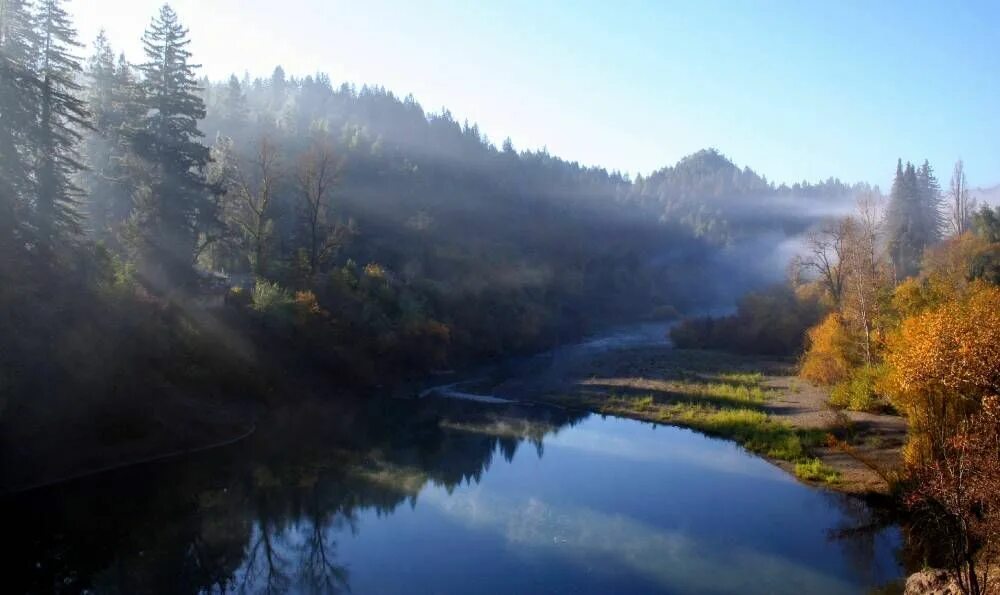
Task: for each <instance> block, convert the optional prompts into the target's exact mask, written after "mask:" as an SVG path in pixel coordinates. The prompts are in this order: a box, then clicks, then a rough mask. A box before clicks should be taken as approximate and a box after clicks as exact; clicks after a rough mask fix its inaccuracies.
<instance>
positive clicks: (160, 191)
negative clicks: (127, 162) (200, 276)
mask: <svg viewBox="0 0 1000 595" xmlns="http://www.w3.org/2000/svg"><path fill="white" fill-rule="evenodd" d="M187 36H188V30H187V29H186V28H185V27H184V26H183V25H181V23H180V21H179V20H178V18H177V14H176V13H175V12H174V11H173V9H171V8H170V6H169V5H164V6H163V7H162V8H161V9H160V12H159V14H158V15H157V16H156V17H154V18H153V21H152V23H151V24H150V26H149V28H148V29H147V30H146V33H145V35H144V36H143V45H144V47H145V53H146V60H147V61H146V63H144V64H142V65H141V66H139V69H140V70H141V71H142V73H143V75H144V78H143V82H142V89H143V97H142V104H143V106H144V107H145V108H146V110H147V113H146V115H145V116H144V117H143V119H142V121H141V122H140V125H139V129H138V130H137V131H136V133H135V134H134V140H133V146H134V148H135V150H136V152H137V153H138V155H139V156H141V157H142V158H143V159H144V160H145V161H146V162H147V163H148V167H146V168H145V178H146V179H145V184H144V186H145V187H144V188H142V189H141V192H139V194H138V197H137V199H138V200H137V204H136V209H137V212H136V215H135V218H134V219H135V227H136V231H137V236H138V242H137V243H138V246H137V248H138V251H139V257H140V258H139V259H140V262H139V264H140V271H141V272H143V273H144V274H145V275H146V276H147V281H149V282H152V283H153V285H154V287H155V288H157V289H166V286H165V285H159V284H160V283H164V282H165V283H184V282H186V281H189V280H190V278H191V272H192V264H193V262H194V259H195V257H196V255H197V247H198V241H199V234H200V233H202V232H204V231H205V230H206V229H208V228H209V227H210V226H211V225H213V224H214V222H215V205H214V203H213V201H212V198H211V194H212V193H211V192H210V190H211V189H210V188H209V185H208V184H207V182H206V180H205V166H206V165H207V163H208V161H209V149H208V147H206V146H204V145H202V144H201V143H199V142H198V139H199V138H200V137H202V136H203V134H202V132H201V131H200V130H199V129H198V120H201V119H203V118H204V117H205V104H204V102H203V101H202V98H201V96H200V94H199V92H198V91H199V88H198V84H197V82H196V80H195V76H194V70H195V68H197V65H194V64H191V63H190V62H189V60H190V58H191V53H190V52H189V51H188V49H187V46H188V44H189V43H190V40H189V39H188V37H187Z"/></svg>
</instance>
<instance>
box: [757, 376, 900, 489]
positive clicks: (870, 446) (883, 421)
mask: <svg viewBox="0 0 1000 595" xmlns="http://www.w3.org/2000/svg"><path fill="white" fill-rule="evenodd" d="M764 385H765V386H766V387H768V388H769V389H771V390H773V391H775V398H774V399H773V400H772V401H771V402H769V403H768V407H767V409H768V411H769V412H770V413H771V415H774V416H775V417H778V418H780V419H783V420H785V421H787V422H788V423H790V424H792V425H793V426H795V427H798V428H817V429H823V430H830V431H832V432H836V433H837V434H838V435H841V434H844V435H845V438H847V439H848V442H849V444H850V445H851V449H852V453H853V454H854V456H851V455H849V454H847V453H845V452H844V451H843V450H841V449H835V448H829V447H823V448H818V449H816V450H815V453H814V454H815V455H816V456H817V457H818V458H820V459H821V460H822V461H823V462H824V463H826V464H827V465H830V466H831V467H833V468H834V469H836V470H837V471H839V472H840V474H841V481H840V482H839V484H838V485H837V489H840V490H843V491H848V492H882V491H885V489H886V487H887V486H886V483H885V481H884V480H883V479H882V477H880V473H891V472H892V471H893V470H895V469H898V468H899V467H900V464H901V462H902V461H901V457H900V452H901V449H902V447H903V443H904V442H905V440H906V420H905V419H903V418H902V417H899V416H897V415H884V414H874V413H862V412H859V411H836V410H834V409H831V408H830V407H829V405H828V404H827V399H828V397H829V391H827V390H826V389H824V388H821V387H817V386H814V385H812V384H810V383H808V382H805V381H802V380H799V379H798V378H795V377H793V376H789V375H787V374H783V375H776V376H767V377H766V379H765V381H764ZM862 460H863V461H865V462H866V463H868V464H865V463H864V462H862ZM782 466H784V465H782ZM872 467H875V468H876V469H878V470H879V472H876V470H875V469H873V468H872Z"/></svg>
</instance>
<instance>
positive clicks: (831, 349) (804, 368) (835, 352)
mask: <svg viewBox="0 0 1000 595" xmlns="http://www.w3.org/2000/svg"><path fill="white" fill-rule="evenodd" d="M807 343H808V349H807V350H806V353H805V355H804V356H803V357H802V362H801V364H800V366H799V376H800V377H802V378H805V379H806V380H809V381H811V382H815V383H816V384H823V385H827V386H829V385H833V384H836V383H838V382H842V381H843V380H845V379H846V378H847V377H848V376H849V375H850V370H851V359H850V355H849V354H850V338H849V336H848V334H847V329H846V328H845V327H844V323H843V320H842V319H841V318H840V314H837V313H836V312H834V313H832V314H830V315H829V316H827V317H826V318H824V319H823V322H821V323H819V324H818V325H816V326H814V327H813V328H811V329H809V332H808V334H807Z"/></svg>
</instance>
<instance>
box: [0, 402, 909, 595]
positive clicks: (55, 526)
mask: <svg viewBox="0 0 1000 595" xmlns="http://www.w3.org/2000/svg"><path fill="white" fill-rule="evenodd" d="M735 495H738V498H739V500H738V501H734V497H735ZM734 504H737V505H738V506H739V507H740V508H739V509H738V510H735V509H734V508H733V505H734ZM4 507H5V510H6V511H7V513H8V515H9V517H10V518H9V522H8V523H7V527H8V535H11V536H12V537H13V540H12V541H11V542H12V543H16V544H18V547H17V548H16V550H15V551H14V552H12V553H11V554H9V555H8V564H7V568H10V569H13V572H12V573H10V576H9V577H8V586H9V587H11V588H10V589H9V590H10V592H66V593H73V592H81V591H85V590H95V591H98V592H108V593H158V592H172V593H198V592H216V593H285V592H315V593H335V592H346V591H352V592H358V593H367V592H372V591H378V592H399V593H407V592H414V591H415V590H416V591H434V592H461V593H476V592H483V593H488V592H495V591H498V590H499V591H505V592H537V591H550V590H551V589H552V588H554V587H556V586H561V587H565V588H569V589H572V590H575V591H577V592H609V591H618V592H625V591H630V592H654V591H661V592H691V591H698V592H757V591H766V592H789V593H794V592H806V591H808V592H814V593H822V592H830V593H837V592H853V591H856V590H858V588H859V587H865V586H873V585H876V584H879V583H881V582H885V581H887V580H890V579H892V578H895V577H896V576H897V575H898V574H899V572H900V569H899V567H898V564H896V563H895V561H894V558H893V557H892V556H893V552H894V550H895V549H896V548H897V546H898V532H897V531H895V530H894V529H891V528H889V529H886V528H885V526H884V524H883V526H878V527H876V526H875V525H873V524H872V523H871V519H870V518H869V517H865V516H864V515H865V514H867V511H868V509H867V508H866V507H864V506H863V505H860V504H856V503H853V501H850V500H847V499H844V498H839V497H837V498H833V497H831V496H824V495H822V494H820V493H818V492H815V491H812V490H809V489H807V488H805V487H803V486H800V485H798V484H796V483H794V482H792V481H789V480H788V479H787V478H786V477H785V476H784V475H782V474H781V473H780V472H778V471H777V470H775V469H773V468H772V467H770V466H769V465H768V464H767V463H765V462H763V461H761V460H759V459H755V458H752V457H748V456H747V455H745V454H744V453H742V452H741V451H740V450H739V449H738V448H736V447H734V446H732V445H731V444H728V443H724V442H719V441H715V440H710V439H707V438H704V437H702V436H699V435H697V434H694V433H692V432H687V431H684V430H678V429H674V428H659V429H655V430H654V429H652V428H651V427H649V426H643V425H641V424H638V423H636V422H629V421H624V420H614V419H609V420H602V419H601V418H599V417H588V416H587V415H585V414H578V413H572V412H568V411H565V410H560V409H555V408H547V407H532V406H527V405H518V404H506V405H489V406H484V405H482V404H477V403H463V402H460V401H458V402H456V401H448V400H423V401H420V402H408V401H375V402H370V401H368V402H363V401H359V402H342V401H338V402H337V404H336V405H332V404H328V403H327V404H324V403H318V402H315V403H307V404H297V405H296V406H295V407H289V408H288V410H284V411H278V412H276V413H275V414H274V415H272V416H270V417H269V419H267V420H265V421H263V422H262V423H261V424H260V426H259V430H258V432H257V433H256V434H255V435H254V436H253V437H252V438H251V439H249V440H247V441H245V442H243V443H240V444H237V445H233V446H231V447H227V448H225V449H223V450H220V451H216V452H212V453H203V454H202V455H199V456H197V457H193V458H190V459H188V460H178V461H174V462H171V463H169V464H161V465H154V466H149V467H145V468H141V469H134V470H129V471H124V472H119V473H114V474H107V475H103V476H99V477H96V478H91V479H89V480H84V481H78V482H74V483H72V484H68V485H64V486H59V487H56V488H51V489H47V490H43V491H39V492H35V493H31V494H25V495H21V496H19V497H16V498H12V499H10V501H8V502H5V503H4ZM865 523H868V525H869V527H870V528H871V529H872V531H870V532H869V533H867V534H865V533H863V532H861V531H857V534H856V535H852V534H851V531H850V529H851V528H852V527H859V526H862V525H865ZM834 537H837V538H838V539H837V540H833V538H834Z"/></svg>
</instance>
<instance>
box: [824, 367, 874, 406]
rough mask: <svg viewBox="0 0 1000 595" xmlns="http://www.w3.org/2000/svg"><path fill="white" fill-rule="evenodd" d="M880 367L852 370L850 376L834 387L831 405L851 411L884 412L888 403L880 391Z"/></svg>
mask: <svg viewBox="0 0 1000 595" xmlns="http://www.w3.org/2000/svg"><path fill="white" fill-rule="evenodd" d="M882 373H883V370H882V369H881V368H880V367H873V366H861V367H859V368H855V369H853V370H851V372H850V376H849V377H848V378H847V379H846V380H843V381H841V382H840V383H838V384H837V385H836V386H834V387H833V390H832V391H831V392H830V404H831V405H833V406H834V407H838V408H840V409H850V410H851V411H868V412H878V411H884V410H885V409H886V408H887V407H888V402H887V401H886V400H885V399H884V398H883V397H882V395H881V394H880V393H879V391H878V384H879V379H880V377H881V376H882Z"/></svg>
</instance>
